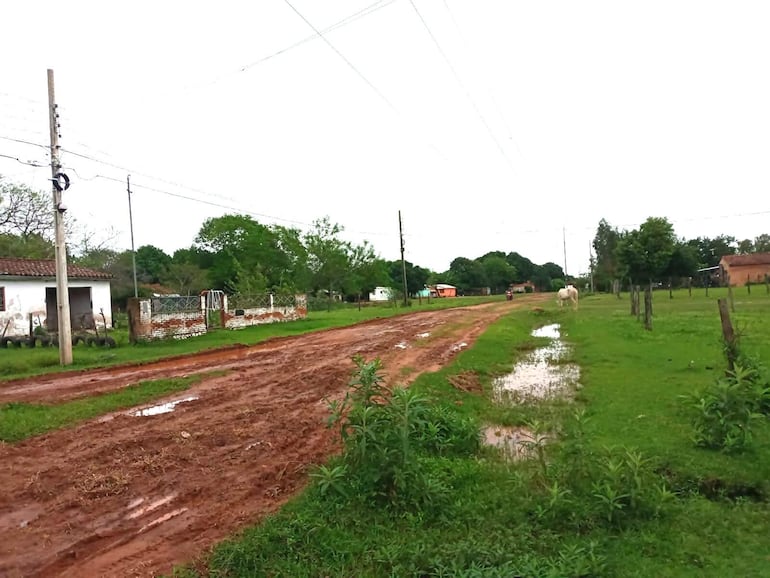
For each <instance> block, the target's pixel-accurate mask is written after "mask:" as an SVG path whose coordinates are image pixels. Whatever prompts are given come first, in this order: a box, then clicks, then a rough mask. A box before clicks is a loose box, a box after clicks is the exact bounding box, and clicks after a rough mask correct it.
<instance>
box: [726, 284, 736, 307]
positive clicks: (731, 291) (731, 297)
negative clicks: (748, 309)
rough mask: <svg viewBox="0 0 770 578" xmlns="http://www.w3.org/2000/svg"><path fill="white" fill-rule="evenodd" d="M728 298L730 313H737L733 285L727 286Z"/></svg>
mask: <svg viewBox="0 0 770 578" xmlns="http://www.w3.org/2000/svg"><path fill="white" fill-rule="evenodd" d="M727 298H728V299H729V300H730V311H732V312H733V313H735V299H734V298H733V287H732V285H728V286H727Z"/></svg>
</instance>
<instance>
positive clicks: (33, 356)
mask: <svg viewBox="0 0 770 578" xmlns="http://www.w3.org/2000/svg"><path fill="white" fill-rule="evenodd" d="M502 300H504V296H501V295H496V296H491V297H458V298H456V299H431V300H430V302H428V300H427V299H423V301H422V304H419V303H418V301H417V300H413V301H412V303H411V306H410V307H401V306H397V307H394V306H393V305H392V304H389V303H388V304H383V305H377V306H369V307H362V308H361V311H359V310H358V308H357V307H356V306H355V305H347V304H346V305H344V306H342V307H338V308H335V309H332V311H329V312H327V311H311V312H309V313H308V315H307V317H306V318H305V319H301V320H298V321H292V322H288V323H271V324H267V325H258V326H254V327H248V328H246V329H242V330H237V331H232V330H223V329H219V330H215V331H211V332H209V333H207V334H205V335H202V336H199V337H192V338H189V339H183V340H175V339H167V340H159V341H154V342H150V343H137V344H136V345H130V344H129V343H128V332H127V330H126V329H121V330H116V331H111V332H110V335H111V336H112V337H113V338H114V339H115V340H116V341H117V343H118V347H117V348H115V349H103V348H89V347H86V346H84V345H78V346H76V347H73V349H72V353H73V363H72V365H71V366H67V367H66V368H64V369H65V370H68V371H69V370H82V369H90V368H95V367H106V366H111V365H118V364H122V363H142V362H149V361H154V360H157V359H162V358H164V357H169V356H175V355H184V354H190V353H195V352H198V351H203V350H206V349H213V348H217V347H225V346H228V345H235V344H243V345H253V344H255V343H259V342H261V341H265V340H266V339H270V338H272V337H284V336H291V335H299V334H303V333H309V332H312V331H318V330H321V329H328V328H333V327H342V326H345V325H352V324H354V323H359V322H361V321H365V320H368V319H376V318H381V317H391V316H394V315H403V314H406V313H412V312H415V311H432V310H437V309H447V308H451V307H462V306H467V305H477V304H480V303H485V302H489V301H502ZM62 369H63V368H62V366H61V365H60V363H59V352H58V350H57V349H55V348H48V347H46V348H34V349H26V348H21V349H14V348H11V349H0V383H1V382H2V381H3V380H10V379H17V378H22V377H29V376H34V375H41V374H45V373H51V372H56V371H61V370H62Z"/></svg>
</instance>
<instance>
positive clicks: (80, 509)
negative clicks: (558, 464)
mask: <svg viewBox="0 0 770 578" xmlns="http://www.w3.org/2000/svg"><path fill="white" fill-rule="evenodd" d="M542 300H543V297H542V296H540V295H534V296H526V297H522V298H519V299H516V300H514V301H513V302H498V303H491V304H485V305H479V306H473V307H463V308H457V309H446V310H440V311H427V312H419V313H415V314H411V315H405V316H399V317H394V318H388V319H379V320H373V321H368V322H366V323H362V324H358V325H354V326H350V327H343V328H339V329H333V330H327V331H322V332H318V333H312V334H306V335H301V336H296V337H289V338H281V339H276V340H271V341H267V342H264V343H261V344H258V345H255V346H251V347H241V348H233V349H223V350H214V351H206V352H202V353H200V354H196V355H192V356H185V357H182V358H175V359H167V360H162V361H158V362H153V363H147V364H144V365H140V366H139V365H138V366H132V367H125V366H122V367H115V368H107V369H100V370H93V371H88V372H78V373H77V374H59V375H57V376H41V377H38V378H33V379H28V380H22V381H17V382H12V383H7V384H3V386H2V388H1V389H0V403H5V402H8V401H33V400H41V401H42V400H45V401H53V400H63V399H68V398H72V397H77V396H81V395H84V394H93V393H95V392H101V391H108V390H114V389H118V388H121V387H125V386H126V385H128V384H130V383H135V382H137V381H139V380H142V379H157V378H160V377H167V376H179V375H189V374H191V373H196V372H204V371H211V370H215V369H216V370H220V369H225V370H229V371H228V373H227V374H226V375H223V376H219V377H215V378H211V379H207V380H204V381H202V382H200V383H199V384H197V385H195V386H193V387H192V388H191V389H190V390H188V391H186V392H183V393H182V394H178V395H175V396H170V397H169V398H167V399H164V400H163V401H164V402H165V401H174V400H182V399H188V398H190V397H194V398H195V399H192V400H187V401H183V402H181V403H179V404H178V405H177V406H176V407H175V409H174V411H173V412H170V413H164V414H159V415H150V416H136V415H133V412H130V411H127V412H119V413H115V414H111V415H108V416H104V417H102V418H98V419H94V420H91V421H89V422H86V423H83V424H81V425H80V426H78V427H75V428H70V429H64V430H58V431H54V432H51V433H49V434H46V435H42V436H38V437H36V438H32V439H30V440H27V441H25V442H22V443H19V444H14V445H8V444H3V445H0V461H2V464H3V468H2V469H0V487H2V488H3V493H2V496H0V575H3V576H33V575H34V576H153V575H155V574H157V573H159V572H170V571H171V568H172V566H173V565H174V564H177V563H182V562H185V561H189V560H192V559H193V558H195V557H196V556H200V555H201V554H203V553H204V552H205V551H206V549H208V548H209V547H211V546H212V545H213V544H215V543H216V542H218V541H220V540H222V539H223V538H225V537H227V536H228V535H230V534H232V533H233V532H235V531H237V530H238V529H240V528H242V527H243V526H245V525H248V524H252V523H255V522H257V521H258V520H259V519H261V518H262V517H264V515H265V514H267V513H270V512H273V511H275V510H276V509H277V508H279V507H280V506H281V505H282V504H283V503H284V502H285V501H286V500H287V499H288V498H289V497H290V496H291V495H292V494H293V493H294V492H296V491H297V490H298V489H300V488H301V487H302V486H303V485H304V484H305V482H306V478H307V469H308V467H309V466H311V465H313V464H317V463H320V462H322V461H323V460H324V459H325V458H326V456H328V455H329V454H330V453H331V452H333V451H335V449H336V447H335V440H334V439H333V436H332V435H330V433H329V432H328V431H327V430H326V428H325V427H324V420H325V418H326V416H327V409H326V404H325V402H324V399H325V398H327V397H334V396H338V395H341V394H342V393H343V392H344V389H345V385H346V383H347V381H348V379H349V377H350V372H351V370H352V368H353V363H352V362H351V358H352V357H353V356H354V355H355V354H361V355H363V356H364V357H365V358H367V359H371V358H374V357H380V358H381V359H382V360H383V363H384V366H385V368H386V372H387V374H388V375H389V376H391V378H390V379H393V380H396V379H397V381H399V382H402V383H404V382H409V381H411V380H412V379H413V378H414V377H416V375H418V374H419V373H422V372H424V371H435V370H436V369H439V368H440V367H442V366H444V365H446V364H447V363H449V362H450V361H451V360H452V359H453V357H454V356H455V355H457V352H458V351H460V350H461V349H463V348H464V347H467V346H470V345H471V344H472V343H473V342H474V341H475V339H476V338H477V337H478V336H479V335H480V334H481V333H482V332H483V331H484V329H485V328H486V327H487V326H488V325H489V324H490V323H492V322H493V321H495V320H496V319H498V318H499V317H500V316H501V315H504V314H505V313H507V312H509V311H511V310H513V309H514V308H519V307H526V306H531V305H533V304H534V303H537V302H540V301H542ZM426 334H427V335H426ZM463 344H465V345H463ZM395 376H397V377H395Z"/></svg>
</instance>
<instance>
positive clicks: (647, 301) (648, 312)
mask: <svg viewBox="0 0 770 578" xmlns="http://www.w3.org/2000/svg"><path fill="white" fill-rule="evenodd" d="M644 328H645V329H646V330H647V331H652V289H650V287H649V286H647V287H645V288H644Z"/></svg>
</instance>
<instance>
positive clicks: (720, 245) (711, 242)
mask: <svg viewBox="0 0 770 578" xmlns="http://www.w3.org/2000/svg"><path fill="white" fill-rule="evenodd" d="M687 244H688V245H689V246H691V247H693V248H694V249H695V251H696V254H697V257H698V267H699V268H701V269H702V268H705V267H716V266H717V265H719V260H720V259H721V258H722V257H724V256H725V255H734V254H735V251H736V250H737V246H736V245H737V244H736V240H735V237H731V236H729V235H720V236H718V237H714V238H713V239H710V238H708V237H696V238H695V239H690V240H689V241H687Z"/></svg>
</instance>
